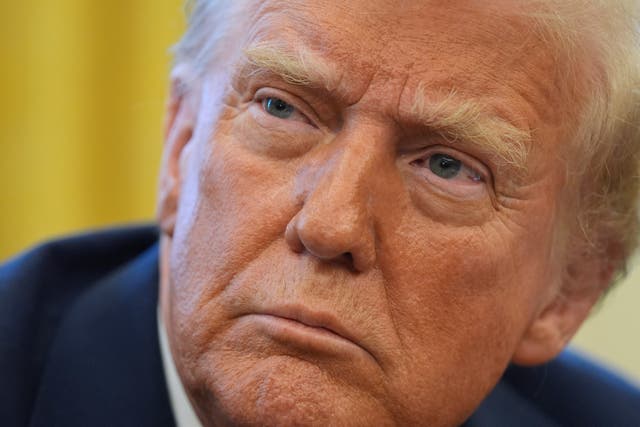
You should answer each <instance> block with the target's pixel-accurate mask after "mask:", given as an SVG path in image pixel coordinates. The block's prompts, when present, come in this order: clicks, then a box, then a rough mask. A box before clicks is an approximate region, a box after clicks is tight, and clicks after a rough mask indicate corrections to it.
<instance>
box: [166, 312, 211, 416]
mask: <svg viewBox="0 0 640 427" xmlns="http://www.w3.org/2000/svg"><path fill="white" fill-rule="evenodd" d="M157 316H158V335H159V337H160V356H161V357H162V367H163V368H164V377H165V378H166V381H167V389H168V390H169V401H170V402H171V409H172V411H173V416H174V417H175V420H176V425H177V427H202V423H201V422H200V420H198V417H197V415H196V413H195V411H194V410H193V406H191V402H190V401H189V398H188V397H187V393H186V391H185V390H184V386H183V385H182V381H180V377H179V376H178V371H177V370H176V365H175V363H174V361H173V357H172V356H171V349H170V348H169V339H168V338H167V332H166V331H165V328H164V323H163V322H162V316H161V315H160V308H158V315H157Z"/></svg>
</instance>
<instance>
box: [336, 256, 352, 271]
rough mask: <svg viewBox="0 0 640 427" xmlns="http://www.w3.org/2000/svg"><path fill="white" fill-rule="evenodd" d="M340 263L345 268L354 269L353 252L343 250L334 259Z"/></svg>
mask: <svg viewBox="0 0 640 427" xmlns="http://www.w3.org/2000/svg"><path fill="white" fill-rule="evenodd" d="M335 260H336V261H338V262H339V263H341V264H344V265H345V266H346V267H347V268H349V269H351V270H353V269H355V264H354V262H353V254H352V253H351V252H345V253H343V254H342V255H340V256H339V257H337V258H336V259H335Z"/></svg>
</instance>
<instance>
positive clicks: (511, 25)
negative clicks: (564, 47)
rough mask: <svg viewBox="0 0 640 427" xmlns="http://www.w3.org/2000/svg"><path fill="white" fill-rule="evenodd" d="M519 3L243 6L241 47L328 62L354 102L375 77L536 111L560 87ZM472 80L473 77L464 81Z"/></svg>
mask: <svg viewBox="0 0 640 427" xmlns="http://www.w3.org/2000/svg"><path fill="white" fill-rule="evenodd" d="M523 4H524V2H521V1H518V0H500V1H492V2H480V1H473V0H448V1H441V0H438V1H426V0H420V1H407V0H398V1H382V0H353V1H349V2H335V1H305V0H298V1H283V0H271V1H263V2H255V3H254V2H249V4H248V5H247V10H250V11H251V12H250V13H249V14H248V15H247V18H246V19H247V20H246V21H245V24H244V25H243V27H244V30H243V32H242V33H243V34H242V35H241V37H240V39H241V40H242V44H243V46H242V47H243V48H246V47H247V46H251V45H255V44H260V43H265V42H269V43H275V44H278V45H280V46H285V47H288V48H290V49H305V50H309V51H312V52H315V53H316V54H317V55H318V56H321V57H323V58H324V59H325V61H326V62H329V63H331V65H332V66H333V68H334V69H335V70H336V72H337V73H338V74H339V79H340V80H341V81H342V84H343V85H344V86H347V87H349V89H350V95H351V96H352V97H353V101H355V100H356V99H359V97H360V96H361V95H362V94H363V93H364V91H366V90H367V87H368V86H369V85H370V84H371V82H372V81H373V80H374V78H376V77H377V78H378V79H380V80H384V79H388V80H391V79H398V80H404V83H403V84H405V85H406V86H409V87H414V88H417V87H418V86H420V85H421V86H424V87H434V88H440V89H442V90H456V91H460V90H462V91H464V92H465V94H466V95H469V96H475V95H478V94H481V95H482V96H486V94H487V93H491V92H492V91H494V92H495V94H496V97H500V96H507V95H509V94H505V93H499V92H500V91H509V90H513V91H521V92H523V93H522V96H523V97H525V98H527V99H528V100H529V101H534V102H532V105H533V106H534V108H535V109H536V110H538V113H540V114H543V115H546V116H548V117H556V116H557V112H555V111H552V110H553V109H552V108H550V106H557V105H560V104H562V103H563V101H565V102H566V100H563V99H561V98H562V97H561V94H560V93H559V92H558V90H557V89H558V87H559V86H560V83H559V82H558V79H559V78H560V76H559V75H558V72H557V69H558V67H557V64H556V62H557V55H556V54H555V52H553V49H552V48H551V46H549V45H547V44H546V43H544V41H543V40H542V37H541V36H540V33H539V32H538V31H537V29H536V26H535V25H534V20H533V19H531V18H530V17H529V16H528V14H527V13H526V12H525V10H524V9H523V7H522V6H523ZM470 76H472V77H473V78H472V79H470Z"/></svg>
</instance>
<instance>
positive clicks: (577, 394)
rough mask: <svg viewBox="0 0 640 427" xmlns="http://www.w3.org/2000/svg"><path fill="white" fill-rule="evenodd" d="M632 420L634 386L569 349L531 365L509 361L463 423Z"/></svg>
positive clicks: (639, 408) (636, 411) (639, 418)
mask: <svg viewBox="0 0 640 427" xmlns="http://www.w3.org/2000/svg"><path fill="white" fill-rule="evenodd" d="M516 420H520V421H518V422H517V424H518V425H521V426H593V427H600V426H602V427H605V426H617V427H626V426H629V427H631V426H637V425H640V390H639V389H638V388H637V387H636V386H635V385H633V384H631V383H630V382H629V381H627V380H624V379H623V378H622V377H620V376H618V375H617V374H615V373H613V372H611V371H610V370H608V369H607V368H605V367H603V366H602V365H600V364H598V363H595V362H594V361H592V360H590V359H589V358H588V357H586V356H585V355H583V354H580V353H578V352H576V351H575V350H565V351H564V352H563V353H562V354H561V355H560V356H559V357H557V358H556V359H554V360H553V361H551V362H549V363H546V364H544V365H541V366H537V367H518V366H511V367H509V369H507V371H506V372H505V374H504V376H503V378H502V380H501V381H500V383H498V385H497V386H496V388H495V389H494V390H493V392H492V393H491V394H490V395H489V396H488V397H487V399H486V400H485V401H484V402H483V403H482V405H481V406H480V407H479V408H478V410H477V411H476V413H475V414H474V415H473V416H472V417H471V419H470V420H469V423H468V425H469V426H485V425H492V426H502V425H510V424H509V423H510V422H516Z"/></svg>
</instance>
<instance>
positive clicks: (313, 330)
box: [244, 314, 362, 354]
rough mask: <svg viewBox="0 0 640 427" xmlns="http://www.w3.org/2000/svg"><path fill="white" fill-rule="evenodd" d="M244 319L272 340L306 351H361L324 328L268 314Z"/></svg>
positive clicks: (350, 342)
mask: <svg viewBox="0 0 640 427" xmlns="http://www.w3.org/2000/svg"><path fill="white" fill-rule="evenodd" d="M244 317H245V319H246V320H248V321H251V322H252V323H254V325H255V326H257V327H258V329H259V330H260V331H262V332H263V333H264V334H265V335H267V336H269V337H271V338H272V339H273V340H275V341H277V342H279V343H282V344H286V345H294V346H296V347H299V348H301V349H303V350H306V351H310V352H317V353H328V354H340V353H345V352H348V353H352V352H353V351H362V349H361V348H360V347H359V346H358V345H357V344H355V343H354V342H352V341H350V340H348V339H346V338H344V337H342V336H340V335H338V334H336V333H333V332H331V331H329V330H328V329H325V328H321V327H314V326H309V325H305V324H304V323H301V322H298V321H295V320H291V319H287V318H285V317H279V316H272V315H268V314H250V315H246V316H244Z"/></svg>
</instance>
